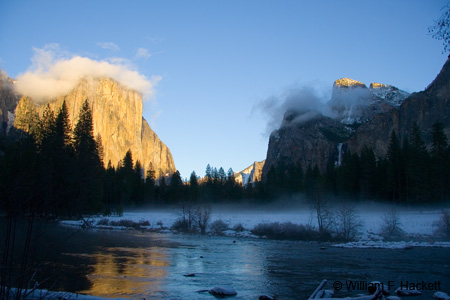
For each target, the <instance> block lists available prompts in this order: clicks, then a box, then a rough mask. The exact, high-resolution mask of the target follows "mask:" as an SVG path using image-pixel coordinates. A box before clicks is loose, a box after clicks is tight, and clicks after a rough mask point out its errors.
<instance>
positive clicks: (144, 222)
mask: <svg viewBox="0 0 450 300" xmlns="http://www.w3.org/2000/svg"><path fill="white" fill-rule="evenodd" d="M139 226H150V221H148V220H141V221H139Z"/></svg>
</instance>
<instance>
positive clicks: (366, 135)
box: [262, 62, 450, 180]
mask: <svg viewBox="0 0 450 300" xmlns="http://www.w3.org/2000/svg"><path fill="white" fill-rule="evenodd" d="M449 79H450V63H449V62H447V63H446V64H445V65H444V67H443V69H442V71H441V73H440V74H439V75H438V77H437V78H436V79H435V80H434V81H433V83H432V84H430V86H429V87H428V88H427V89H426V90H425V91H423V92H420V93H414V94H412V95H409V94H408V93H407V92H405V91H402V90H400V89H398V88H396V87H394V86H391V85H387V84H380V83H371V84H370V86H369V87H367V86H366V85H365V84H364V83H362V82H359V81H356V80H353V79H349V78H341V79H338V80H336V81H335V82H334V84H333V93H332V97H331V99H330V100H329V101H328V103H327V104H328V106H329V108H330V109H331V112H332V113H331V114H328V115H323V114H321V113H319V112H316V111H298V110H288V111H287V112H286V113H285V115H284V117H283V121H282V124H281V126H280V128H279V129H278V130H275V131H274V132H272V134H271V136H270V138H269V146H268V150H267V157H266V163H265V165H264V168H263V172H262V178H263V180H264V179H265V176H266V175H267V172H268V171H269V169H270V167H271V166H272V165H273V166H274V167H277V166H278V165H286V164H292V163H297V162H300V163H301V165H302V166H303V168H307V167H308V166H311V167H313V166H315V165H317V166H318V167H319V169H320V170H321V171H322V172H325V171H326V168H327V165H328V164H335V165H339V164H340V162H341V157H342V153H343V152H344V151H351V152H358V153H359V152H360V151H361V150H362V149H363V148H364V146H368V147H371V148H373V149H374V151H375V154H376V156H377V157H384V156H385V155H386V152H387V147H388V143H389V137H390V134H391V132H392V130H395V131H396V132H397V133H398V135H399V137H400V138H404V137H409V134H410V132H411V129H412V126H413V124H414V122H417V123H418V124H419V126H420V128H421V129H422V130H423V131H424V139H425V141H426V142H428V143H430V142H431V127H432V125H433V124H434V123H435V122H436V121H440V122H442V123H444V126H445V130H446V133H447V136H449V134H450V106H449V105H450V103H449V100H448V99H449V95H450V84H449ZM302 116H307V117H302ZM298 120H303V121H302V122H299V121H298Z"/></svg>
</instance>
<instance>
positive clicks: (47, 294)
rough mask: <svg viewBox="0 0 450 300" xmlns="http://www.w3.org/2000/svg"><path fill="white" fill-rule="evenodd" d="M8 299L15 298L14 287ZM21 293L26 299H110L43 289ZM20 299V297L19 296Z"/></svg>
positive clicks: (15, 290)
mask: <svg viewBox="0 0 450 300" xmlns="http://www.w3.org/2000/svg"><path fill="white" fill-rule="evenodd" d="M9 293H10V297H9V298H10V299H15V296H16V294H17V289H16V288H11V289H10V290H9ZM21 294H22V295H23V298H25V299H27V300H34V299H36V300H54V299H64V300H110V298H102V297H97V296H90V295H84V294H74V293H69V292H53V291H48V290H44V289H33V290H31V289H30V290H22V291H21ZM21 299H22V298H21ZM114 300H128V299H124V298H114Z"/></svg>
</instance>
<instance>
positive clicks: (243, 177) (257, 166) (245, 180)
mask: <svg viewBox="0 0 450 300" xmlns="http://www.w3.org/2000/svg"><path fill="white" fill-rule="evenodd" d="M264 163H265V161H264V160H263V161H255V162H253V164H252V165H251V166H249V167H247V168H245V169H244V170H242V171H240V172H235V173H234V178H235V180H236V182H237V183H239V184H242V185H243V186H246V185H247V184H249V183H252V184H255V182H257V181H261V174H262V169H263V167H264Z"/></svg>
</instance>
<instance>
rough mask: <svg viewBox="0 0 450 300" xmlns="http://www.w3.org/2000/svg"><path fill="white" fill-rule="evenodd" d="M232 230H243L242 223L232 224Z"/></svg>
mask: <svg viewBox="0 0 450 300" xmlns="http://www.w3.org/2000/svg"><path fill="white" fill-rule="evenodd" d="M233 230H234V231H236V232H242V231H244V230H245V227H244V225H242V223H237V224H235V225H234V226H233Z"/></svg>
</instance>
